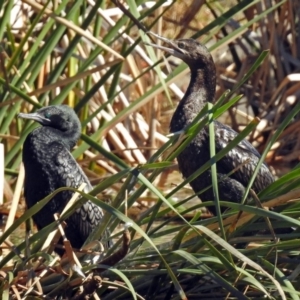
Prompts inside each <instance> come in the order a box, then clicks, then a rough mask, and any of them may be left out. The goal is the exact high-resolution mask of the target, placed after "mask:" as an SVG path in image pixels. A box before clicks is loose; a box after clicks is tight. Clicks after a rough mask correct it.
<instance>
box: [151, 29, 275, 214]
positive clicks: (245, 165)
mask: <svg viewBox="0 0 300 300" xmlns="http://www.w3.org/2000/svg"><path fill="white" fill-rule="evenodd" d="M153 35H154V36H156V37H157V38H158V39H161V40H163V41H164V42H165V44H166V45H167V47H162V46H159V45H156V44H148V45H150V46H153V47H156V48H159V49H162V50H164V51H166V52H168V53H170V54H172V55H173V56H175V57H178V58H180V59H182V60H183V61H184V62H185V63H186V64H187V65H188V66H189V68H190V71H191V80H190V83H189V86H188V89H187V91H186V93H185V95H184V97H183V98H182V99H181V101H180V102H179V105H178V107H177V109H176V111H175V113H174V115H173V117H172V120H171V124H170V132H173V133H174V132H178V131H181V130H183V129H184V128H185V127H186V126H187V125H189V124H190V123H191V122H192V121H193V120H194V118H195V117H196V116H197V115H198V114H199V112H200V111H201V109H202V108H203V107H204V105H205V104H206V103H207V102H213V100H214V97H215V90H216V68H215V64H214V62H213V59H212V56H211V54H210V53H209V51H208V50H207V48H206V47H205V46H203V45H201V44H200V43H199V42H197V41H195V40H193V39H180V40H174V41H171V40H168V39H166V38H163V37H160V36H158V35H155V34H153ZM214 130H215V145H216V151H217V152H218V151H220V150H221V149H223V148H224V147H225V146H227V145H228V143H229V142H230V141H232V140H233V139H234V138H235V137H236V136H237V133H236V132H235V131H234V130H233V129H231V128H230V127H228V126H226V125H224V124H222V123H220V122H218V121H214ZM209 159H210V151H209V130H208V126H205V127H204V128H203V129H202V130H201V131H200V132H199V133H198V134H197V136H196V137H195V138H194V139H193V140H192V142H191V143H190V144H189V145H188V146H187V147H186V148H185V149H184V150H183V151H182V152H181V154H180V155H179V156H178V158H177V160H178V166H179V169H180V171H181V172H182V174H183V176H184V177H186V178H187V177H189V176H190V175H192V174H193V173H194V172H195V171H197V170H198V169H199V168H200V167H201V166H202V165H203V164H204V163H206V162H207V161H208V160H209ZM259 159H260V154H259V153H258V152H257V150H256V149H255V148H254V147H253V146H252V145H251V144H250V143H249V142H248V141H246V140H243V141H241V142H240V143H239V144H238V146H236V147H235V148H234V149H232V150H231V151H229V152H228V153H227V154H226V155H225V156H224V157H223V158H222V159H221V160H220V161H218V162H217V174H218V188H219V198H220V200H223V201H231V202H236V203H240V201H241V199H242V197H243V195H244V193H245V187H246V186H247V185H248V182H249V180H250V178H251V176H252V174H253V171H254V169H255V167H256V165H257V163H258V160H259ZM246 161H248V162H246ZM241 165H242V167H241V168H239V169H238V170H237V171H235V172H234V173H233V174H232V175H230V177H226V175H227V174H228V173H230V172H231V171H232V170H234V169H235V168H237V167H239V166H241ZM273 181H274V178H273V176H272V174H271V172H270V170H269V168H268V166H267V165H266V164H263V165H262V166H261V168H260V170H259V172H258V175H257V177H256V179H255V181H254V183H253V185H252V189H253V190H254V191H255V192H256V193H259V192H260V191H262V190H263V189H264V188H266V187H267V186H268V185H270V184H271V183H272V182H273ZM211 184H212V180H211V171H210V169H209V170H207V171H206V172H204V173H203V174H201V175H200V176H199V177H197V178H196V179H195V180H193V181H191V183H190V185H191V187H192V188H193V190H194V191H195V192H196V193H198V192H200V191H201V190H203V189H205V188H207V187H208V186H210V185H211ZM199 197H200V199H201V200H202V201H211V200H214V194H213V190H212V188H210V189H208V190H207V191H205V192H203V193H201V195H200V196H199ZM209 209H210V210H211V212H213V213H214V214H215V213H216V209H215V207H214V206H210V207H209ZM222 211H224V209H222Z"/></svg>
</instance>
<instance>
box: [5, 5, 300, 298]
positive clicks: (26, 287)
mask: <svg viewBox="0 0 300 300" xmlns="http://www.w3.org/2000/svg"><path fill="white" fill-rule="evenodd" d="M299 5H300V2H299V0H296V1H286V0H283V1H254V0H253V1H227V2H226V4H225V1H206V2H204V1H165V0H158V1H155V2H153V1H126V2H121V1H117V0H112V1H101V0H99V1H91V0H88V1H82V0H77V1H74V2H72V3H70V1H66V0H61V1H54V2H53V1H46V2H45V1H31V0H25V1H2V2H1V6H0V7H1V18H0V37H1V41H2V42H1V51H0V67H1V68H0V94H1V95H0V99H1V100H0V108H1V109H0V124H1V125H0V139H1V144H0V146H1V147H0V168H1V173H0V174H1V178H0V186H1V187H2V186H3V187H4V190H3V197H2V192H1V191H0V192H1V193H0V196H1V198H3V199H4V202H5V203H4V204H3V205H2V206H1V213H2V214H7V215H8V216H7V218H6V219H5V223H4V226H3V234H2V235H1V237H0V244H1V249H2V257H1V261H0V270H1V271H0V290H1V292H2V297H3V299H23V298H26V297H29V296H30V297H32V298H34V299H41V298H48V299H53V298H57V299H69V298H70V299H71V298H73V299H86V298H88V297H91V295H93V297H94V298H97V299H100V298H101V299H105V300H109V299H259V298H267V299H299V298H300V293H299V290H300V282H299V273H300V271H299V269H300V268H299V265H300V260H299V250H298V249H299V236H300V233H299V226H300V221H299V216H300V206H299V201H298V199H299V198H300V189H299V183H300V177H299V163H298V161H299V142H300V140H299V136H300V135H299V132H298V130H299V128H300V127H299V110H300V104H299V92H298V90H299V82H300V77H299V74H298V73H299V57H300V55H299V51H300V49H299V46H298V45H299V25H298V24H299V16H298V15H297V13H296V12H297V9H298V8H299ZM149 30H151V31H153V32H156V33H157V34H160V35H163V36H166V37H168V38H174V39H176V38H181V37H194V38H197V39H198V40H200V41H201V42H203V43H205V44H206V45H208V47H209V48H210V50H211V52H212V54H213V55H214V58H215V62H216V66H217V72H218V86H217V99H216V103H215V105H214V106H213V107H208V106H207V107H205V109H204V110H203V111H202V112H199V115H198V116H197V117H196V119H195V122H194V123H193V124H192V125H191V126H190V127H189V128H187V129H186V131H185V133H184V134H182V135H181V136H170V137H166V133H167V132H168V123H169V119H170V116H171V115H172V112H173V109H174V106H176V105H177V103H178V101H179V100H180V99H181V98H182V96H183V94H184V91H185V88H186V86H187V84H188V80H189V79H188V76H187V74H188V68H187V66H186V65H185V64H183V63H181V62H178V61H177V60H174V59H173V58H170V59H167V60H166V59H163V58H162V54H161V53H160V51H154V50H153V49H150V48H146V47H145V45H144V44H143V42H145V41H149V37H148V36H147V35H146V34H145V32H147V31H149ZM228 90H230V91H228ZM60 103H65V104H68V105H70V106H72V107H74V109H75V110H76V112H77V113H78V115H79V116H80V119H81V122H82V125H83V132H82V136H81V141H80V144H79V145H78V146H77V147H76V149H75V150H74V152H73V155H74V156H75V158H76V159H77V160H78V162H79V163H80V164H81V166H82V167H83V169H84V171H85V172H86V174H87V175H88V177H89V178H90V180H91V182H92V183H93V185H94V186H95V188H94V190H93V191H92V192H91V193H90V194H89V195H87V194H84V193H83V192H82V191H81V190H80V189H79V190H77V191H76V192H77V193H78V194H74V202H72V203H70V204H71V205H70V207H69V208H67V209H66V211H65V212H64V213H63V214H61V215H60V216H57V218H58V220H59V221H57V222H55V223H53V224H51V225H49V226H48V227H45V228H44V229H43V230H41V231H39V232H36V231H35V230H33V232H31V231H30V229H29V228H30V226H29V220H30V218H31V216H32V215H33V214H34V213H35V212H36V211H38V210H39V209H41V207H42V206H43V205H45V204H46V203H47V202H48V201H51V198H52V197H53V194H52V195H49V196H48V197H46V198H45V199H42V200H41V201H40V202H39V203H38V204H37V205H35V206H34V207H32V208H31V209H29V210H26V211H25V212H24V213H23V211H24V201H23V199H22V186H23V180H24V170H23V168H22V167H21V160H22V158H21V154H22V144H23V142H24V140H25V138H26V136H27V134H28V133H29V132H30V131H31V130H32V129H33V124H32V123H31V122H25V123H24V122H23V121H20V120H19V119H17V114H18V113H19V112H20V111H24V112H25V111H32V110H34V109H36V108H39V107H41V106H44V105H48V104H60ZM209 118H221V119H222V121H224V122H227V123H229V124H230V125H231V126H232V127H233V128H234V129H235V130H237V131H239V132H240V134H239V136H238V137H237V138H236V139H235V140H234V141H232V142H231V143H230V144H229V145H228V147H226V148H225V149H224V151H221V152H219V153H216V155H215V157H214V161H216V160H218V159H220V158H222V156H223V155H224V154H225V153H226V151H230V149H232V148H233V147H234V146H235V145H237V143H238V142H239V140H241V139H242V138H246V137H247V138H248V139H249V140H250V141H251V142H252V143H253V144H254V145H255V146H256V147H257V149H258V150H259V151H260V152H261V153H262V159H261V162H260V163H262V162H263V161H264V160H266V161H267V162H268V164H269V165H270V167H271V169H272V170H273V172H274V174H275V175H276V176H277V177H278V179H277V180H276V181H275V182H274V183H273V184H272V185H271V186H270V187H268V188H267V189H266V190H265V191H263V192H262V193H260V194H259V195H253V194H252V196H253V198H254V199H256V202H254V203H252V204H251V203H250V204H249V203H245V204H235V203H227V202H226V203H222V202H221V203H222V204H223V205H225V206H227V207H228V208H229V209H228V211H227V212H226V213H225V214H223V216H216V217H208V218H207V217H204V216H205V214H204V213H203V207H204V206H205V205H207V204H209V203H206V204H202V203H201V202H200V201H198V198H197V200H196V201H195V200H193V197H194V195H192V196H190V193H184V194H183V195H182V194H180V196H179V197H178V195H179V194H178V192H182V191H184V188H185V185H186V184H187V183H188V182H189V181H191V180H192V178H187V179H185V180H183V179H182V180H181V179H177V180H176V185H174V180H173V179H172V176H173V174H174V172H173V171H174V170H176V165H175V164H174V160H175V158H176V156H177V155H178V153H180V151H182V149H183V148H184V147H185V146H186V145H187V144H188V142H189V141H190V140H191V139H192V138H193V137H194V136H195V135H196V134H197V132H198V131H199V130H200V129H201V128H202V127H203V126H204V125H206V124H207V122H208V120H209ZM211 164H212V162H211V161H209V162H207V163H206V164H205V165H203V166H202V167H201V168H200V169H199V170H198V171H197V174H201V173H202V172H203V171H205V170H206V169H207V168H210V167H211ZM3 174H4V176H3ZM197 174H195V176H196V175H197ZM177 182H178V184H177ZM2 183H3V184H2ZM63 189H67V188H61V189H59V190H57V191H55V193H59V192H60V191H62V190H63ZM74 191H75V190H74ZM248 192H249V193H251V190H250V186H249V189H248ZM200 197H201V196H200ZM87 199H89V200H91V201H93V202H94V203H96V204H97V205H99V206H100V207H101V208H102V209H103V210H104V211H105V212H106V215H105V218H104V222H103V223H102V224H101V226H99V228H97V230H96V231H95V232H94V233H93V234H92V236H90V238H89V239H88V241H87V243H86V247H85V248H84V249H83V250H82V251H80V252H78V251H77V250H76V249H72V247H71V246H70V245H69V243H68V241H67V240H66V241H65V247H66V249H67V256H66V257H65V258H62V259H61V258H58V257H57V256H55V255H54V254H53V252H52V250H53V243H54V242H55V239H57V236H58V235H60V234H63V220H64V219H65V218H66V217H67V216H68V215H70V214H71V213H72V211H74V209H76V207H78V205H80V204H82V203H83V202H84V201H86V200H87ZM0 200H1V199H0ZM220 200H222V199H220ZM132 215H134V217H132ZM129 216H130V217H129ZM57 224H60V225H61V226H57ZM124 224H125V228H124ZM106 227H108V228H110V230H111V232H113V234H112V236H113V238H114V240H115V245H114V247H113V248H112V249H110V250H109V251H103V249H102V247H101V243H99V242H95V241H97V240H98V239H99V238H100V237H101V235H102V232H103V230H104V229H105V228H106ZM291 227H293V228H294V229H295V230H293V231H292V232H291V231H288V230H286V229H289V228H291ZM20 228H21V231H22V236H23V237H21V238H19V239H18V240H16V241H15V242H14V241H13V240H14V237H13V236H14V235H16V232H17V230H20ZM273 229H281V233H280V234H276V235H274V233H273ZM253 232H259V233H260V234H258V235H253V234H252V233H253ZM277 232H278V231H277ZM245 244H248V245H247V247H244V246H241V245H245ZM97 255H98V256H99V257H97ZM91 259H92V260H93V259H94V262H92V261H91Z"/></svg>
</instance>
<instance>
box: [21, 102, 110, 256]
mask: <svg viewBox="0 0 300 300" xmlns="http://www.w3.org/2000/svg"><path fill="white" fill-rule="evenodd" d="M19 117H21V118H24V119H30V120H34V121H36V122H38V123H40V124H41V125H42V126H41V127H38V128H37V129H34V130H33V131H32V132H31V133H30V134H29V135H28V136H27V138H26V140H25V142H24V145H23V163H24V167H25V184H24V194H25V199H26V204H27V207H28V208H30V207H32V206H33V205H35V204H36V203H37V202H38V201H40V200H42V199H43V198H45V197H46V196H48V195H49V194H50V193H52V192H53V191H55V190H56V189H58V188H60V187H74V188H78V187H79V186H80V185H81V184H82V183H83V182H84V183H86V187H85V189H84V192H85V193H88V192H89V191H91V189H92V186H91V184H90V182H89V180H88V178H87V177H86V175H85V174H84V172H83V171H82V169H81V168H80V166H79V165H78V164H77V162H76V161H75V159H74V158H73V156H72V154H71V152H70V151H71V149H72V148H73V147H74V146H75V144H76V142H77V141H78V139H79V136H80V132H81V124H80V121H79V119H78V117H77V115H76V114H75V111H74V110H73V109H72V108H71V107H69V106H67V105H55V106H48V107H45V108H41V109H39V110H38V111H36V112H34V113H30V114H24V113H20V114H19ZM72 195H73V192H71V191H63V192H60V193H58V194H56V195H55V196H54V197H53V198H52V199H51V200H50V201H49V202H48V203H47V204H46V205H45V206H44V207H43V208H42V209H41V210H40V211H39V212H38V213H36V214H35V215H34V216H33V220H34V222H35V223H36V225H37V228H38V229H39V230H40V229H42V228H43V227H45V226H47V225H49V224H50V223H52V222H53V221H54V217H53V214H54V213H61V212H62V210H63V209H64V207H65V206H66V204H67V203H68V201H69V200H70V199H71V197H72ZM102 218H103V211H102V209H101V208H100V207H98V206H97V205H95V204H94V203H92V202H91V201H87V202H86V203H85V204H83V205H82V206H81V207H80V208H78V209H77V210H76V212H74V213H73V214H72V215H71V216H70V217H69V218H68V219H66V223H67V226H66V227H65V233H66V237H67V238H68V239H69V241H70V242H71V244H72V246H73V247H74V248H77V249H80V248H81V247H82V245H83V243H84V242H85V240H86V239H87V237H88V236H89V234H90V233H91V232H92V231H93V229H94V228H95V227H96V226H97V225H98V224H99V223H100V222H101V220H102ZM108 235H109V232H106V237H108ZM60 243H61V241H60ZM55 251H56V252H57V253H59V254H63V252H64V251H63V250H60V248H59V247H57V248H56V249H55Z"/></svg>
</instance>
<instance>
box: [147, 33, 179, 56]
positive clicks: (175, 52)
mask: <svg viewBox="0 0 300 300" xmlns="http://www.w3.org/2000/svg"><path fill="white" fill-rule="evenodd" d="M147 33H148V34H149V35H153V36H155V37H156V38H157V39H159V40H161V41H163V42H165V43H166V44H167V45H168V46H170V48H168V47H163V46H160V45H156V44H152V43H148V42H144V44H145V45H147V46H151V47H154V48H157V49H160V50H163V51H166V52H168V53H170V54H172V55H174V56H175V57H178V58H181V59H182V58H183V57H184V51H183V50H182V49H180V48H178V46H177V44H176V43H175V42H173V41H171V40H168V39H166V38H164V37H162V36H160V35H158V34H155V33H153V32H151V31H149V32H147Z"/></svg>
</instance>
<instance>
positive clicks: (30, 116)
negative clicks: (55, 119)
mask: <svg viewBox="0 0 300 300" xmlns="http://www.w3.org/2000/svg"><path fill="white" fill-rule="evenodd" d="M18 118H22V119H28V120H33V121H36V122H38V123H40V124H41V125H49V124H50V123H51V121H50V120H49V119H46V118H44V117H43V116H41V115H40V114H38V113H31V114H24V113H19V114H18Z"/></svg>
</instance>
